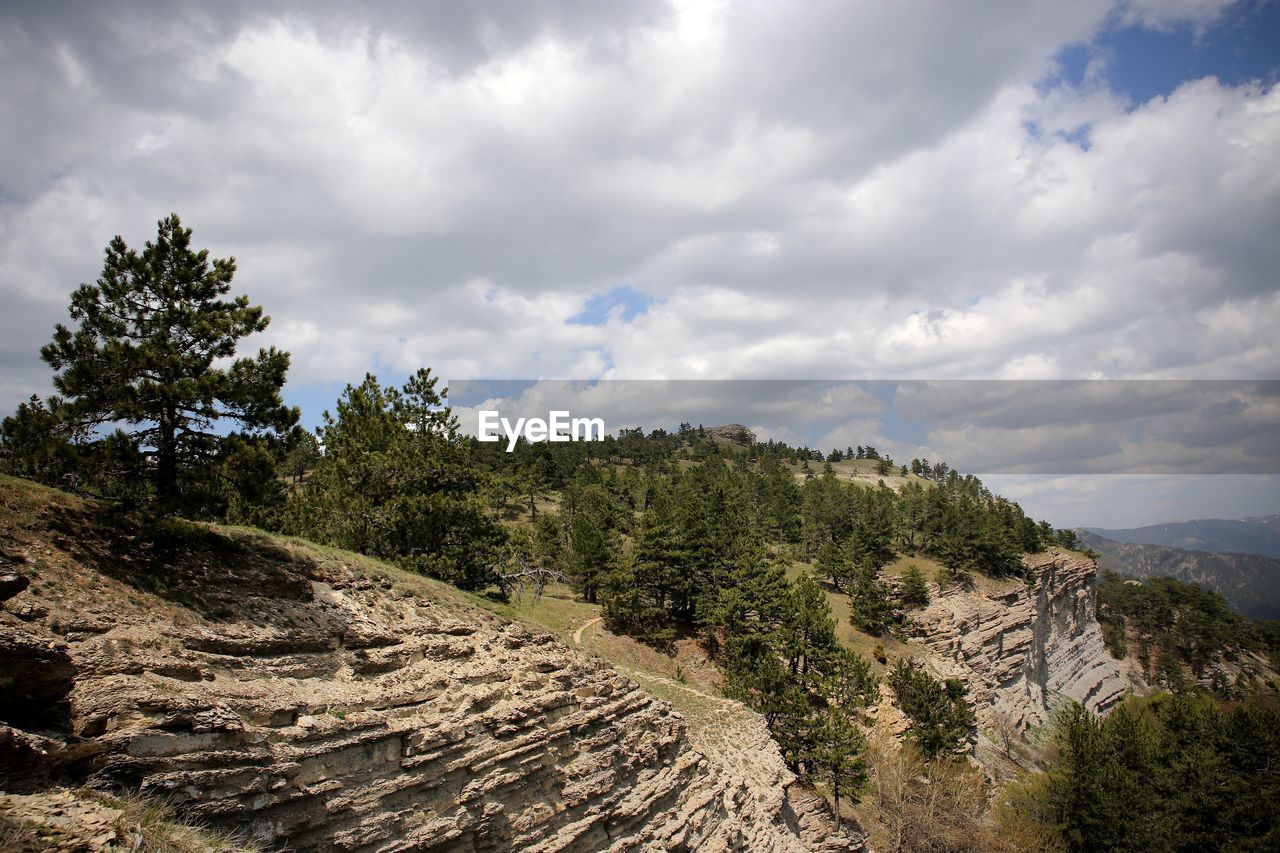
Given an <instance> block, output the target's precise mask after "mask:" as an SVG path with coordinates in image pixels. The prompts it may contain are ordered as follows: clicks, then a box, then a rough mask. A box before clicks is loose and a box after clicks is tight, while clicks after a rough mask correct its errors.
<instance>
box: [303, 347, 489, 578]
mask: <svg viewBox="0 0 1280 853" xmlns="http://www.w3.org/2000/svg"><path fill="white" fill-rule="evenodd" d="M437 381H438V380H437V379H436V377H434V376H432V375H431V371H430V370H429V369H422V370H419V371H418V372H417V373H416V374H414V375H413V376H412V377H410V379H409V381H408V382H407V383H406V384H405V385H404V387H403V388H402V389H396V388H394V387H386V388H384V387H383V386H381V385H380V384H379V383H378V380H377V378H376V377H374V376H372V375H369V376H366V377H365V379H364V381H363V382H362V383H361V384H360V385H356V386H352V385H348V386H347V388H346V390H345V391H344V392H343V396H342V398H341V399H339V400H338V403H337V412H336V414H331V413H329V412H325V413H324V426H323V427H321V429H320V437H321V439H322V441H323V442H324V448H325V454H324V457H323V458H322V459H321V461H320V463H319V464H318V465H317V466H316V468H315V470H314V471H313V472H312V474H311V476H310V477H309V478H308V480H307V482H306V484H305V485H304V486H303V487H302V489H301V490H299V491H298V492H297V493H295V495H294V497H293V498H292V500H291V503H290V508H289V526H290V527H291V528H292V529H293V530H294V531H295V532H297V533H300V534H302V535H305V536H308V537H310V538H312V539H315V540H317V541H321V542H326V543H329V544H332V545H336V546H338V547H341V548H347V549H349V550H352V551H358V552H360V553H364V554H371V555H373V556H377V557H383V558H386V559H390V560H394V561H396V562H398V563H400V564H401V565H403V566H405V567H406V568H409V569H412V570H415V571H420V572H422V573H424V574H429V575H432V576H434V577H439V578H443V579H445V580H449V581H452V582H453V583H456V584H457V585H458V586H461V587H464V588H468V589H478V588H482V587H484V586H485V585H487V584H489V583H493V582H495V581H496V579H497V578H496V576H495V568H496V566H497V563H498V561H499V560H500V559H501V553H500V548H501V545H502V540H503V535H502V531H501V529H500V528H499V527H498V526H497V524H496V523H495V522H494V521H493V520H492V519H491V518H490V517H489V515H488V513H487V512H486V511H485V506H484V501H483V499H482V497H481V487H482V482H481V479H480V476H479V473H478V472H477V470H476V468H475V466H474V465H473V464H472V462H471V458H470V447H471V444H470V443H469V442H466V441H463V440H462V439H461V438H460V437H459V435H458V433H457V419H456V418H454V416H453V412H452V410H450V408H449V407H448V406H445V405H444V403H443V393H441V392H437V391H436V383H437ZM445 393H447V392H445Z"/></svg>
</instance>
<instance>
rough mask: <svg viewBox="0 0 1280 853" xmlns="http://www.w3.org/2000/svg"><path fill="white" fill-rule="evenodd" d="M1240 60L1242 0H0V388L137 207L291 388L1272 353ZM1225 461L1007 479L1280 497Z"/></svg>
mask: <svg viewBox="0 0 1280 853" xmlns="http://www.w3.org/2000/svg"><path fill="white" fill-rule="evenodd" d="M1278 73H1280V2H1275V1H1274V0H1270V2H1268V1H1267V0H1239V2H1234V3H1233V2H1227V0H1123V1H1122V2H1108V0H1080V2H1073V3H1062V2H1057V0H1054V1H1053V2H1034V0H1010V1H1009V2H981V0H974V2H966V3H954V2H942V0H938V1H937V2H903V3H895V4H884V3H872V2H865V3H855V2H844V1H843V0H842V1H841V2H834V0H833V2H789V3H772V2H734V3H729V2H719V3H715V2H683V0H682V1H681V2H675V3H660V2H653V3H640V2H625V3H608V2H593V0H506V2H493V3H484V4H456V3H447V2H421V3H420V2H408V0H403V2H387V3H381V4H351V3H340V2H336V0H319V2H309V3H302V2H247V0H239V2H236V0H232V1H231V2H225V3H218V4H198V3H195V2H182V0H178V2H172V3H166V4H159V3H152V2H128V0H126V2H121V3H113V4H103V3H96V2H82V3H74V2H68V3H38V2H8V3H5V4H4V5H3V6H2V7H0V79H2V80H3V81H4V82H3V85H0V298H3V308H4V310H3V312H2V313H0V411H6V412H7V411H10V410H12V409H13V407H14V406H16V404H17V403H18V402H19V401H20V400H22V399H25V398H26V397H27V396H29V395H30V394H32V393H41V394H44V393H48V391H49V371H48V368H47V367H46V366H45V365H43V364H42V363H41V362H40V360H39V358H38V350H39V347H40V346H41V345H42V344H44V343H46V342H47V341H48V339H49V336H50V333H51V330H52V327H53V324H54V323H56V322H59V321H64V320H65V319H66V306H67V302H68V297H69V295H70V292H71V291H72V290H73V289H74V288H75V287H76V286H77V285H78V284H79V283H81V282H84V281H91V280H93V279H94V278H95V277H96V275H97V273H98V271H99V270H100V268H101V264H102V252H103V248H104V247H105V245H106V244H107V242H108V241H109V240H110V239H111V237H112V236H114V235H116V234H120V235H122V236H123V237H124V239H125V240H126V242H128V243H129V245H131V246H139V247H140V246H141V244H142V243H143V242H145V241H146V240H147V239H149V238H151V237H153V236H154V234H155V227H156V221H157V220H158V219H160V218H161V217H163V216H164V215H166V214H168V213H169V212H171V211H172V212H177V213H179V214H180V215H181V216H182V218H183V221H184V222H185V223H186V224H187V225H188V226H190V227H192V228H193V229H194V232H195V234H194V238H195V242H196V244H197V245H199V246H204V247H207V248H209V249H210V251H211V252H212V253H213V254H214V255H215V256H219V257H222V256H229V255H230V256H235V257H236V259H237V262H238V273H237V276H236V280H235V285H234V287H235V289H236V291H237V292H244V293H247V294H249V296H250V297H251V298H252V300H253V301H254V302H255V303H258V304H262V305H263V306H264V307H265V308H266V309H267V312H268V313H269V314H270V315H271V316H272V318H273V321H272V323H271V326H270V327H269V328H268V330H267V331H266V332H264V333H263V334H262V335H260V336H258V337H257V339H255V340H250V341H247V342H246V344H247V345H249V346H261V345H267V344H274V345H276V346H278V347H282V348H284V349H286V350H288V351H289V352H291V353H292V354H293V367H292V370H291V372H290V380H289V384H288V386H287V388H286V397H287V398H288V399H289V400H290V401H291V402H294V403H296V404H297V405H299V406H301V407H302V409H303V419H304V422H305V423H308V424H311V425H314V424H315V423H317V422H318V421H319V417H320V412H321V411H322V410H323V409H324V408H325V407H331V406H332V403H333V401H334V399H335V397H336V396H337V394H338V393H339V391H340V390H341V388H342V387H343V386H344V385H345V384H346V383H347V382H351V381H358V380H359V379H360V378H361V377H362V376H363V374H364V373H365V372H367V371H372V372H375V373H377V374H378V375H379V376H380V377H382V378H384V379H388V380H393V381H394V380H398V379H402V378H403V377H404V376H406V375H407V374H408V373H409V372H411V371H413V370H414V369H416V368H417V367H419V366H421V365H429V366H431V367H432V368H433V369H434V370H435V372H436V373H437V374H439V375H442V376H444V377H446V378H454V379H482V378H527V379H545V378H557V379H596V378H606V379H782V378H787V379H799V378H805V379H879V380H959V379H982V380H990V379H1009V380H1012V379H1038V380H1045V379H1108V380H1113V379H1166V380H1169V379H1176V380H1187V379H1214V380H1265V379H1274V378H1278V377H1277V364H1280V352H1278V351H1277V343H1276V337H1277V336H1276V333H1275V330H1276V329H1277V328H1280V287H1278V286H1277V285H1278V281H1277V276H1278V273H1277V270H1280V241H1277V240H1276V238H1275V235H1276V234H1280V89H1277V88H1276V87H1275V82H1276V78H1277V75H1278ZM1081 417H1082V418H1085V417H1086V415H1085V414H1083V413H1082V414H1081ZM1090 417H1091V416H1090ZM980 420H981V419H980V418H978V417H976V416H975V417H974V418H973V419H972V420H971V421H968V422H966V423H965V424H962V425H961V426H958V427H955V429H962V428H976V426H975V424H978V423H979V421H980ZM879 426H880V427H883V426H884V425H883V423H880V424H879ZM866 427H867V428H868V429H872V428H875V427H876V422H875V421H874V418H873V421H872V422H869V423H868V424H866ZM1041 427H1043V428H1048V429H1052V428H1054V425H1053V424H1038V425H1034V426H1028V427H1026V429H1028V430H1032V429H1034V428H1041ZM1208 432H1214V431H1212V430H1210V431H1208ZM1221 433H1223V431H1222V430H1218V431H1216V432H1215V433H1214V435H1213V436H1212V437H1209V436H1208V435H1206V437H1205V438H1204V439H1203V440H1204V441H1206V442H1209V443H1211V444H1213V447H1215V448H1217V449H1218V450H1221V449H1222V448H1224V447H1226V448H1230V447H1231V444H1230V441H1231V439H1230V437H1229V436H1227V437H1224V435H1222V434H1221ZM1188 440H1189V439H1188ZM1188 476H1189V475H1188ZM1230 476H1231V477H1237V479H1238V477H1239V476H1244V475H1237V474H1231V475H1230ZM1227 477H1228V475H1227V474H1225V473H1224V474H1222V475H1221V477H1219V478H1217V479H1215V478H1213V477H1209V478H1200V479H1197V480H1196V485H1195V486H1194V487H1189V486H1188V483H1189V482H1190V481H1189V480H1187V479H1180V478H1179V477H1177V476H1175V477H1173V478H1172V479H1159V478H1157V479H1158V482H1159V485H1158V487H1157V486H1156V485H1152V486H1150V487H1149V488H1148V489H1147V491H1145V492H1144V491H1143V490H1142V489H1141V488H1139V487H1138V486H1135V487H1134V489H1135V490H1136V491H1124V492H1123V493H1122V492H1121V490H1119V489H1114V490H1109V489H1108V488H1106V487H1099V488H1097V489H1086V488H1084V487H1083V486H1081V487H1079V488H1076V487H1073V486H1072V485H1071V483H1072V482H1076V483H1077V484H1079V483H1083V482H1084V481H1083V480H1076V481H1072V480H1071V479H1070V478H1066V479H1064V478H1062V477H1053V478H1052V479H1050V480H1037V481H1035V482H1032V483H1019V482H1015V481H1010V482H1011V485H1010V486H1009V489H1010V492H1011V494H1012V496H1014V497H1016V498H1018V499H1020V500H1022V501H1023V502H1024V504H1027V503H1030V506H1029V509H1031V510H1032V511H1033V512H1035V513H1036V514H1038V515H1045V516H1047V517H1050V518H1054V519H1055V520H1058V518H1060V519H1061V521H1060V523H1072V524H1095V525H1102V526H1110V527H1118V526H1124V525H1127V524H1137V523H1154V522H1158V521H1165V520H1171V517H1170V516H1168V515H1164V516H1161V515H1159V513H1176V514H1177V517H1194V516H1201V517H1204V516H1227V515H1241V514H1261V513H1264V512H1280V483H1278V482H1277V480H1276V479H1275V478H1274V477H1272V476H1267V475H1257V476H1256V477H1255V478H1254V479H1246V480H1244V481H1241V482H1245V483H1248V484H1249V485H1248V487H1247V488H1246V487H1242V486H1241V485H1239V483H1238V482H1236V483H1231V482H1228V480H1227V479H1225V478H1227ZM1152 482H1154V481H1152ZM1214 484H1216V485H1214ZM1113 492H1114V493H1113ZM1085 494H1087V495H1088V496H1089V497H1088V499H1087V502H1084V499H1083V498H1082V497H1081V496H1082V495H1085ZM1143 494H1145V495H1146V496H1147V497H1145V498H1144V497H1142V495H1143ZM1170 494H1175V495H1178V496H1179V497H1178V500H1177V501H1174V502H1170V501H1168V500H1166V499H1165V497H1161V496H1162V495H1163V496H1166V497H1167V496H1168V495H1170ZM1245 494H1247V495H1248V499H1247V501H1246V500H1244V499H1243V498H1242V497H1241V496H1242V495H1245ZM1242 503H1247V504H1248V506H1246V507H1243V509H1242Z"/></svg>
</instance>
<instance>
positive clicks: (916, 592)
mask: <svg viewBox="0 0 1280 853" xmlns="http://www.w3.org/2000/svg"><path fill="white" fill-rule="evenodd" d="M899 597H900V599H901V600H902V603H903V604H906V605H913V606H917V607H923V606H925V605H927V604H928V603H929V586H928V584H927V583H926V582H925V579H924V572H922V571H920V567H919V566H917V565H916V564H915V563H912V564H911V565H909V566H907V568H906V569H905V570H904V571H903V572H902V588H901V589H900V590H899Z"/></svg>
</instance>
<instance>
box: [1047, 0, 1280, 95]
mask: <svg viewBox="0 0 1280 853" xmlns="http://www.w3.org/2000/svg"><path fill="white" fill-rule="evenodd" d="M1056 59H1057V61H1058V64H1059V70H1058V73H1057V74H1055V75H1053V76H1051V77H1050V78H1048V79H1046V80H1045V81H1043V83H1044V85H1045V86H1046V87H1052V86H1054V85H1059V84H1066V85H1070V86H1076V87H1079V86H1081V85H1083V84H1085V82H1086V80H1085V77H1086V75H1087V73H1088V70H1089V65H1090V63H1091V62H1092V61H1094V60H1095V59H1097V60H1101V62H1102V72H1101V73H1102V75H1103V78H1104V80H1105V82H1106V83H1107V84H1108V85H1109V86H1110V87H1111V89H1112V90H1114V91H1116V92H1118V93H1120V94H1122V95H1124V96H1126V97H1127V98H1128V99H1129V102H1130V105H1131V106H1133V107H1138V106H1141V105H1142V104H1145V103H1146V102H1148V101H1150V100H1151V99H1152V98H1155V97H1160V96H1165V95H1168V94H1169V93H1171V92H1173V91H1174V90H1175V89H1177V88H1178V87H1179V86H1181V85H1182V84H1183V83H1185V82H1187V81H1188V80H1199V79H1201V78H1204V77H1216V78H1218V80H1220V81H1221V82H1222V83H1224V84H1227V85H1231V86H1238V85H1241V84H1243V83H1247V82H1249V81H1251V80H1260V81H1262V83H1263V84H1264V85H1270V84H1272V83H1274V82H1276V80H1277V77H1280V2H1275V0H1242V2H1238V3H1235V4H1234V5H1232V6H1230V7H1229V8H1227V9H1226V10H1225V11H1224V12H1223V14H1222V16H1221V17H1220V18H1218V20H1217V21H1215V22H1214V23H1212V24H1211V25H1209V26H1208V27H1207V28H1206V29H1205V30H1203V31H1201V32H1197V30H1196V28H1195V27H1193V26H1192V25H1190V24H1187V23H1183V24H1179V25H1178V26H1175V27H1171V28H1170V29H1167V30H1156V29H1149V28H1146V27H1143V26H1139V25H1129V26H1125V25H1122V24H1121V23H1120V22H1119V21H1118V20H1115V21H1112V22H1111V23H1110V24H1109V25H1108V26H1106V27H1104V28H1103V29H1102V31H1101V32H1099V33H1098V35H1097V37H1096V38H1094V40H1093V42H1092V43H1090V44H1074V45H1069V46H1068V47H1066V48H1064V49H1063V50H1062V51H1060V52H1059V53H1058V55H1057V57H1056Z"/></svg>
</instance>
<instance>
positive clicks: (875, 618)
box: [849, 563, 898, 636]
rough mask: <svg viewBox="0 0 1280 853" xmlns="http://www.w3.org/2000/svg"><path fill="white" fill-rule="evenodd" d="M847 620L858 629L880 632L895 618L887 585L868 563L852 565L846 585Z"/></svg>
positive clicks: (877, 633)
mask: <svg viewBox="0 0 1280 853" xmlns="http://www.w3.org/2000/svg"><path fill="white" fill-rule="evenodd" d="M849 611H850V612H849V619H850V621H851V622H852V623H853V625H854V626H855V627H856V628H858V630H860V631H866V632H867V633H868V634H872V635H876V636H878V635H880V634H883V633H884V632H885V631H887V630H888V629H889V627H890V626H891V625H893V624H894V623H895V622H896V621H897V619H898V613H897V610H896V609H895V608H894V606H893V598H892V597H891V596H890V594H889V587H888V585H887V584H885V582H884V581H882V580H881V579H880V573H879V572H877V571H876V570H875V568H874V567H873V566H872V565H871V564H869V563H863V564H862V565H860V566H857V567H855V569H854V574H853V581H852V584H851V585H850V588H849Z"/></svg>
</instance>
